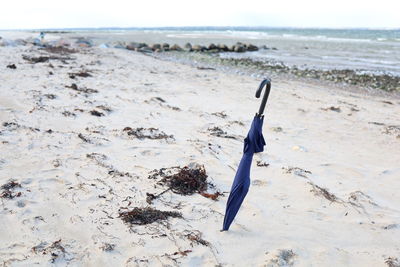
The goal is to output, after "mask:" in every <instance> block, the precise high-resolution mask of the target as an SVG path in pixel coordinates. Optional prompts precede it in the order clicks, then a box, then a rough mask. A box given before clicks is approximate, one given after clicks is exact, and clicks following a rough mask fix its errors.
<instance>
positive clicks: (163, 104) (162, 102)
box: [144, 84, 181, 111]
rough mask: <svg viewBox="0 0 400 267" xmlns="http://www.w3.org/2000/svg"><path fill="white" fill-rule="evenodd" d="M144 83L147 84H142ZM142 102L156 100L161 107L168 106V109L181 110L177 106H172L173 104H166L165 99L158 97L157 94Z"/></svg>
mask: <svg viewBox="0 0 400 267" xmlns="http://www.w3.org/2000/svg"><path fill="white" fill-rule="evenodd" d="M144 85H147V84H144ZM144 102H145V103H150V102H157V103H158V104H159V105H160V106H162V107H167V108H170V109H172V110H176V111H180V110H181V109H180V108H179V107H174V106H171V105H168V104H166V102H167V101H165V100H164V99H163V98H161V97H158V96H155V97H152V98H150V99H149V100H145V101H144Z"/></svg>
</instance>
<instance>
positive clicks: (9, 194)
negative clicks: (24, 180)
mask: <svg viewBox="0 0 400 267" xmlns="http://www.w3.org/2000/svg"><path fill="white" fill-rule="evenodd" d="M16 188H21V184H20V183H17V182H16V181H15V180H11V181H9V182H8V183H6V184H3V185H2V186H1V187H0V189H2V190H3V192H1V193H0V198H7V199H13V198H15V197H20V196H21V195H22V193H21V192H17V193H15V192H14V190H15V189H16Z"/></svg>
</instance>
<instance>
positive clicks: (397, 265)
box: [385, 257, 400, 267]
mask: <svg viewBox="0 0 400 267" xmlns="http://www.w3.org/2000/svg"><path fill="white" fill-rule="evenodd" d="M385 263H386V264H387V266H389V267H400V260H399V259H398V258H394V257H389V258H387V259H386V260H385Z"/></svg>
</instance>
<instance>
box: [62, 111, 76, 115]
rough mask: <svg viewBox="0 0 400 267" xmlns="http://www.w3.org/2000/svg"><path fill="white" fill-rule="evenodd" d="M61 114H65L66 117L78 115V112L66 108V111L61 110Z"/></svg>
mask: <svg viewBox="0 0 400 267" xmlns="http://www.w3.org/2000/svg"><path fill="white" fill-rule="evenodd" d="M61 114H62V115H63V116H65V117H76V114H75V113H73V112H71V111H68V110H65V111H63V112H61Z"/></svg>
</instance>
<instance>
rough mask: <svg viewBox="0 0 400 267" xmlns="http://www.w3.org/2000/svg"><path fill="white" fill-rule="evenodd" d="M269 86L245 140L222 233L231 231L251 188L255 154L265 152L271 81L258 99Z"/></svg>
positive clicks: (265, 81)
mask: <svg viewBox="0 0 400 267" xmlns="http://www.w3.org/2000/svg"><path fill="white" fill-rule="evenodd" d="M265 84H267V90H266V92H265V93H264V99H263V101H262V103H261V107H260V110H259V112H258V113H257V114H256V116H255V117H254V119H253V122H252V124H251V127H250V130H249V133H248V134H247V137H246V138H245V139H244V148H243V156H242V159H241V160H240V163H239V167H238V169H237V171H236V175H235V179H234V180H233V184H232V188H231V192H230V194H229V198H228V202H227V204H226V212H225V218H224V224H223V227H222V231H227V230H229V227H230V225H231V223H232V221H233V219H234V218H235V216H236V214H237V213H238V211H239V208H240V206H241V205H242V202H243V200H244V198H245V197H246V195H247V192H248V191H249V187H250V167H251V162H252V160H253V155H254V153H258V152H262V151H264V146H265V140H264V136H263V134H262V126H263V122H264V116H263V115H262V113H263V112H264V107H265V104H266V102H267V98H268V95H269V90H270V88H271V84H270V81H269V80H268V79H266V80H264V81H263V82H262V83H261V84H260V87H259V89H258V90H257V93H256V97H260V94H261V90H262V88H263V87H264V85H265Z"/></svg>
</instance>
